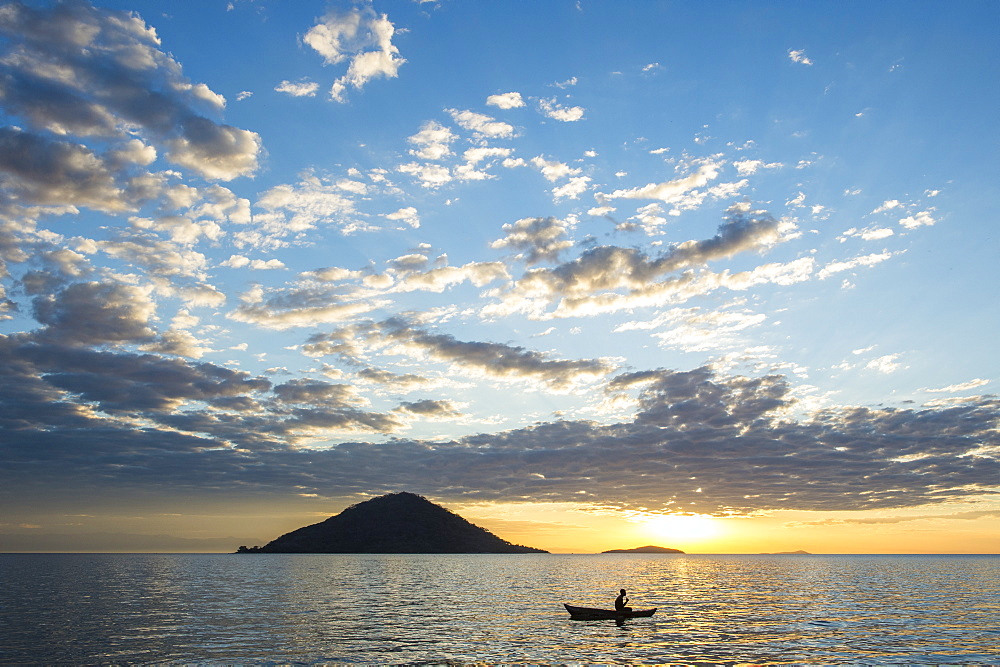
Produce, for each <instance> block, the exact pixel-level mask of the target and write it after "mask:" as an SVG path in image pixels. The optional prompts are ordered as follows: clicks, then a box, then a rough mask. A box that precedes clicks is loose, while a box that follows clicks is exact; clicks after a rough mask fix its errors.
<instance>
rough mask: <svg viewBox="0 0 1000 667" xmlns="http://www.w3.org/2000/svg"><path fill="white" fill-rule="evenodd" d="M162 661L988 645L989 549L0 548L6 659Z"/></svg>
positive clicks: (808, 659)
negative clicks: (619, 604)
mask: <svg viewBox="0 0 1000 667" xmlns="http://www.w3.org/2000/svg"><path fill="white" fill-rule="evenodd" d="M622 586H625V587H627V588H628V589H629V593H630V596H631V598H632V604H633V606H636V607H659V611H658V612H657V613H656V615H655V616H653V617H652V618H649V619H634V620H630V621H627V622H626V623H624V624H623V625H621V626H618V625H616V624H615V623H614V621H596V622H580V621H570V620H569V616H568V614H566V612H565V610H564V609H563V608H562V606H561V603H562V602H564V601H566V602H576V603H578V604H581V605H589V606H598V605H601V606H607V605H609V604H610V603H611V602H612V601H613V599H614V595H615V593H616V591H617V589H618V588H620V587H622ZM167 661H170V662H202V663H219V662H229V663H232V662H243V663H246V662H281V663H289V662H297V663H322V662H341V663H420V662H424V663H443V662H449V661H450V662H471V661H481V662H504V663H511V662H535V663H539V662H540V663H567V662H569V663H573V662H578V663H594V662H603V663H615V662H629V663H669V662H675V663H720V662H729V663H741V662H742V663H745V662H755V663H779V662H798V663H813V664H815V663H859V662H863V663H869V664H871V663H879V664H889V663H894V664H898V663H942V662H943V663H952V664H954V663H965V664H969V663H988V662H994V663H996V662H1000V557H991V556H957V557H955V556H804V557H796V556H652V557H651V556H641V555H616V556H610V555H605V556H569V555H517V556H509V555H507V556H369V555H363V556H353V555H333V556H327V555H247V556H233V555H148V554H143V555H119V554H102V555H80V554H73V555H39V554H30V555H0V662H2V663H23V662H46V663H53V662H62V663H102V662H103V663H107V662H115V663H122V662H167Z"/></svg>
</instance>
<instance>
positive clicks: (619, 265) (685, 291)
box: [484, 204, 812, 317]
mask: <svg viewBox="0 0 1000 667" xmlns="http://www.w3.org/2000/svg"><path fill="white" fill-rule="evenodd" d="M795 234H796V231H795V225H794V223H792V222H790V221H781V220H776V219H775V218H773V217H771V216H770V215H769V214H767V213H766V212H765V211H760V210H757V211H753V210H750V208H749V206H746V205H743V204H740V205H736V206H734V207H731V208H730V210H729V212H728V215H727V218H726V221H725V222H724V223H723V224H722V225H721V226H720V227H719V229H718V233H717V234H716V235H715V236H714V237H712V238H709V239H702V240H691V241H685V242H683V243H678V244H676V245H674V246H672V247H671V248H669V249H668V250H666V251H664V252H662V253H660V254H659V255H655V256H650V255H648V254H647V253H645V252H642V251H640V250H637V249H635V248H622V247H618V246H597V247H594V248H591V249H588V250H587V251H585V252H584V253H582V254H581V255H580V256H579V257H577V258H576V259H574V260H572V261H570V262H567V263H565V264H562V265H559V266H557V267H554V268H551V269H549V268H535V269H531V270H529V271H528V272H526V273H525V274H524V275H523V276H522V277H521V278H520V279H518V280H517V281H516V282H515V283H514V284H513V285H512V286H511V287H510V288H508V289H505V290H499V289H498V290H494V291H493V292H491V294H492V295H493V296H495V297H497V298H498V299H499V301H498V302H497V303H494V304H491V305H490V306H487V307H486V308H485V309H484V312H485V313H487V314H491V315H501V314H509V313H512V312H524V313H526V314H529V315H530V316H533V317H554V316H557V317H567V316H581V315H594V314H597V313H599V312H611V311H614V310H621V309H625V308H631V307H637V306H639V305H647V306H649V305H660V304H662V303H664V302H666V301H669V300H671V299H680V300H683V299H685V298H689V297H690V296H693V295H694V294H699V293H705V292H708V291H711V290H713V289H718V288H719V287H723V286H726V287H729V288H731V289H745V287H746V286H747V285H750V284H758V283H759V282H781V281H789V280H792V281H794V280H797V279H801V278H800V277H798V278H793V277H792V276H796V275H798V276H800V275H801V272H802V271H803V270H805V272H806V273H807V274H808V271H810V270H811V266H812V260H811V259H807V260H806V261H799V260H797V261H796V262H795V263H793V264H792V265H790V266H782V267H778V266H768V265H765V266H762V267H759V268H758V269H755V271H758V272H757V273H754V272H744V273H743V274H735V275H732V276H730V275H728V274H726V275H722V276H718V275H711V274H704V275H702V276H698V275H697V274H695V273H693V272H691V271H690V269H693V268H696V267H701V266H703V265H704V264H706V263H707V262H709V261H713V260H719V259H723V258H727V257H731V256H733V255H735V254H738V253H742V252H747V251H752V250H756V251H761V250H764V249H766V248H768V247H771V246H773V245H775V244H777V243H781V242H782V241H785V240H788V239H790V238H794V236H795ZM678 272H681V273H680V275H677V276H674V277H672V278H668V279H667V280H661V279H662V278H663V277H664V276H667V275H668V274H671V273H678ZM552 305H556V308H555V310H554V311H552V312H549V313H546V310H547V309H548V308H549V307H550V306H552Z"/></svg>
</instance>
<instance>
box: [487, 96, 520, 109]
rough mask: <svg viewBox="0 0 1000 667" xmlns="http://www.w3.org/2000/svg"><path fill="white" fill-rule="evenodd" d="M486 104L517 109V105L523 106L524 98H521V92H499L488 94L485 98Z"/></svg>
mask: <svg viewBox="0 0 1000 667" xmlns="http://www.w3.org/2000/svg"><path fill="white" fill-rule="evenodd" d="M486 104H489V105H490V106H494V107H500V108H501V109H517V108H518V107H523V106H524V105H525V104H524V99H522V98H521V93H513V92H512V93H500V94H497V95H490V96H489V97H487V98H486Z"/></svg>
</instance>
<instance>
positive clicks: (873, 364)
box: [865, 354, 905, 375]
mask: <svg viewBox="0 0 1000 667" xmlns="http://www.w3.org/2000/svg"><path fill="white" fill-rule="evenodd" d="M900 356H902V355H900V354H886V355H884V356H881V357H877V358H875V359H872V360H871V361H869V362H868V363H867V364H865V368H867V369H869V370H873V371H876V372H878V373H882V374H884V375H888V374H889V373H894V372H896V371H898V370H899V369H901V368H905V366H903V365H902V364H901V363H899V357H900Z"/></svg>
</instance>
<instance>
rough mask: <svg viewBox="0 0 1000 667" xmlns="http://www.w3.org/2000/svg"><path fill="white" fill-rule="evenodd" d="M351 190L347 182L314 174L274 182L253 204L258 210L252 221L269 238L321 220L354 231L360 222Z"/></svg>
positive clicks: (303, 227) (274, 239)
mask: <svg viewBox="0 0 1000 667" xmlns="http://www.w3.org/2000/svg"><path fill="white" fill-rule="evenodd" d="M345 185H346V187H345ZM352 190H353V188H352V187H351V186H350V185H347V184H344V183H337V182H331V181H330V180H329V179H321V178H318V177H315V176H308V177H306V178H305V179H303V180H302V181H300V182H299V183H298V184H296V185H290V184H282V185H276V186H274V187H273V188H271V189H270V190H268V191H267V192H265V193H263V194H262V195H261V196H260V198H259V199H258V200H257V202H256V204H255V206H256V208H258V209H262V212H261V213H258V214H257V215H256V216H254V224H255V226H256V227H257V229H258V233H259V234H262V235H263V236H264V237H266V238H267V239H272V240H273V241H280V239H283V238H286V237H288V236H294V235H295V234H298V233H301V232H304V231H307V230H310V229H314V228H315V227H316V226H318V225H319V224H321V223H322V224H329V223H334V224H337V225H338V226H339V227H340V228H341V229H342V230H343V231H344V232H345V233H349V232H351V231H355V230H357V229H358V227H359V226H361V223H360V221H359V216H358V215H357V211H356V210H355V207H354V200H353V194H354V193H353V192H352ZM273 241H272V243H273Z"/></svg>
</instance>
